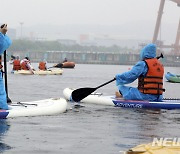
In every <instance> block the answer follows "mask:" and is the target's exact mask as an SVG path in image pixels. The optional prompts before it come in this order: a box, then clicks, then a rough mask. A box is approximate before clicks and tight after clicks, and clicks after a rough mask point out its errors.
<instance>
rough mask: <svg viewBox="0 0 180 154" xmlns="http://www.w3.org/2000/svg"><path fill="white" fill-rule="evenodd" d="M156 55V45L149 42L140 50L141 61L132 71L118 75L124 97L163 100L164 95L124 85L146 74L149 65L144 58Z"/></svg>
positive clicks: (117, 79)
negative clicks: (148, 92)
mask: <svg viewBox="0 0 180 154" xmlns="http://www.w3.org/2000/svg"><path fill="white" fill-rule="evenodd" d="M154 57H156V45H154V44H148V45H147V46H145V47H144V48H143V49H142V50H141V52H140V59H141V61H139V62H137V64H136V65H134V66H133V68H132V69H131V70H130V71H128V72H124V73H122V74H117V75H116V86H117V87H118V89H119V92H120V93H121V94H122V96H123V98H124V99H126V100H128V99H131V100H149V101H162V98H163V96H162V95H152V94H143V93H141V92H140V91H139V90H138V89H137V88H135V87H128V86H125V85H124V84H129V83H132V82H133V81H135V80H136V79H137V78H138V77H139V76H140V75H146V73H147V71H148V67H147V65H146V63H145V62H144V61H143V60H144V59H145V58H154Z"/></svg>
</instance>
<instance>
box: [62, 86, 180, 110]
mask: <svg viewBox="0 0 180 154" xmlns="http://www.w3.org/2000/svg"><path fill="white" fill-rule="evenodd" d="M72 92H73V89H71V88H65V89H64V90H63V95H64V97H65V99H66V100H68V101H72V100H71V93H72ZM81 102H82V103H91V104H100V105H110V106H115V107H123V108H144V109H168V110H170V109H180V99H164V100H163V101H162V102H150V101H148V100H143V101H140V100H124V99H123V98H116V97H115V96H104V95H103V94H101V93H92V94H91V95H89V96H87V97H86V98H84V99H83V100H81Z"/></svg>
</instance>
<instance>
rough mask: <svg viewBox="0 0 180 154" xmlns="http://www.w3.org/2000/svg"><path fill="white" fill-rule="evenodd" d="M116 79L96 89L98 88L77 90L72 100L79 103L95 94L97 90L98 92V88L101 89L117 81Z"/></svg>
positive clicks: (73, 93)
mask: <svg viewBox="0 0 180 154" xmlns="http://www.w3.org/2000/svg"><path fill="white" fill-rule="evenodd" d="M115 80H116V78H114V79H112V80H110V81H108V82H106V83H104V84H102V85H100V86H98V87H96V88H88V87H87V88H79V89H76V90H74V91H73V92H72V95H71V96H72V100H73V101H75V102H79V101H81V100H82V99H84V98H85V97H87V96H88V95H90V94H91V93H92V92H94V91H95V90H97V89H98V88H101V87H103V86H105V85H107V84H109V83H111V82H113V81H115Z"/></svg>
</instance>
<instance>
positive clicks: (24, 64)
mask: <svg viewBox="0 0 180 154" xmlns="http://www.w3.org/2000/svg"><path fill="white" fill-rule="evenodd" d="M20 64H21V69H22V70H30V71H31V72H32V74H34V72H33V71H35V69H34V68H33V67H32V65H31V62H30V60H29V57H25V58H24V59H23V60H21V62H20Z"/></svg>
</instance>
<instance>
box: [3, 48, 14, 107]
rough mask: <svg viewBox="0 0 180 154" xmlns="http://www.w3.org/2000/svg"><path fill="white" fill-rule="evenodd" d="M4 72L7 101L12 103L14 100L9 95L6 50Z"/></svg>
mask: <svg viewBox="0 0 180 154" xmlns="http://www.w3.org/2000/svg"><path fill="white" fill-rule="evenodd" d="M4 74H5V89H6V96H7V103H8V104H9V103H12V101H11V99H10V98H9V97H8V86H7V63H6V50H5V51H4Z"/></svg>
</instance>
